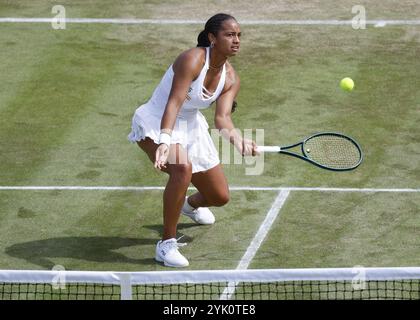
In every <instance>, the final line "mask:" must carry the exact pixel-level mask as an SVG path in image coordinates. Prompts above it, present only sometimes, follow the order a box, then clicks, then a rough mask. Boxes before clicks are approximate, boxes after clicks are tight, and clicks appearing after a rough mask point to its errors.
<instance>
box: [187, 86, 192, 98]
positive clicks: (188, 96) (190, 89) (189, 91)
mask: <svg viewBox="0 0 420 320" xmlns="http://www.w3.org/2000/svg"><path fill="white" fill-rule="evenodd" d="M192 90H193V89H192V88H191V87H190V88H189V89H188V93H187V96H186V100H188V101H190V100H191V96H190V93H191V91H192Z"/></svg>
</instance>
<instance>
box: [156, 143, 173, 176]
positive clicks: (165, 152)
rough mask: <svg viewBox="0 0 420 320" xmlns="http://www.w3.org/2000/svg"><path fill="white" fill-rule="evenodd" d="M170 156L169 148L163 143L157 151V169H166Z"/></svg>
mask: <svg viewBox="0 0 420 320" xmlns="http://www.w3.org/2000/svg"><path fill="white" fill-rule="evenodd" d="M168 156H169V147H168V145H167V144H165V143H161V144H160V145H159V147H158V148H157V149H156V154H155V164H154V166H155V168H156V169H159V170H162V169H166V163H167V162H168Z"/></svg>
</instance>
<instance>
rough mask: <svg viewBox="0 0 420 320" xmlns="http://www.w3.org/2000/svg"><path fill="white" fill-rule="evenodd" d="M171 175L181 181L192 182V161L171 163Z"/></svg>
mask: <svg viewBox="0 0 420 320" xmlns="http://www.w3.org/2000/svg"><path fill="white" fill-rule="evenodd" d="M170 175H171V176H172V177H173V178H175V179H177V180H179V183H182V184H184V183H187V184H189V183H190V182H191V176H192V166H191V163H183V164H174V165H171V170H170Z"/></svg>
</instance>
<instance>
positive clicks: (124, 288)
mask: <svg viewBox="0 0 420 320" xmlns="http://www.w3.org/2000/svg"><path fill="white" fill-rule="evenodd" d="M118 277H119V279H120V285H121V300H132V299H133V292H132V288H131V274H130V273H119V274H118Z"/></svg>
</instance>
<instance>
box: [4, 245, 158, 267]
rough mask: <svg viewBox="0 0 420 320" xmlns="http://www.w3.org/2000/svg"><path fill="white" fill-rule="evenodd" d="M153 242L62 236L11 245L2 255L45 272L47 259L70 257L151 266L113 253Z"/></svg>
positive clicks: (47, 264) (51, 265) (149, 262)
mask: <svg viewBox="0 0 420 320" xmlns="http://www.w3.org/2000/svg"><path fill="white" fill-rule="evenodd" d="M156 241H157V240H156V239H136V238H122V237H62V238H51V239H44V240H37V241H29V242H22V243H17V244H14V245H12V246H10V247H8V248H6V250H5V252H6V253H7V254H8V255H10V256H12V257H16V258H20V259H25V260H26V261H28V262H30V263H32V264H36V265H39V266H41V267H43V268H45V269H51V268H52V267H54V265H55V264H54V263H53V262H52V261H51V260H49V259H51V258H73V259H80V260H86V261H94V262H109V263H133V264H143V265H146V264H153V263H155V262H154V259H153V257H151V258H149V259H133V258H129V257H127V256H125V255H123V254H121V253H118V252H115V251H114V250H118V249H120V248H123V247H130V246H142V245H155V244H156Z"/></svg>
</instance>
